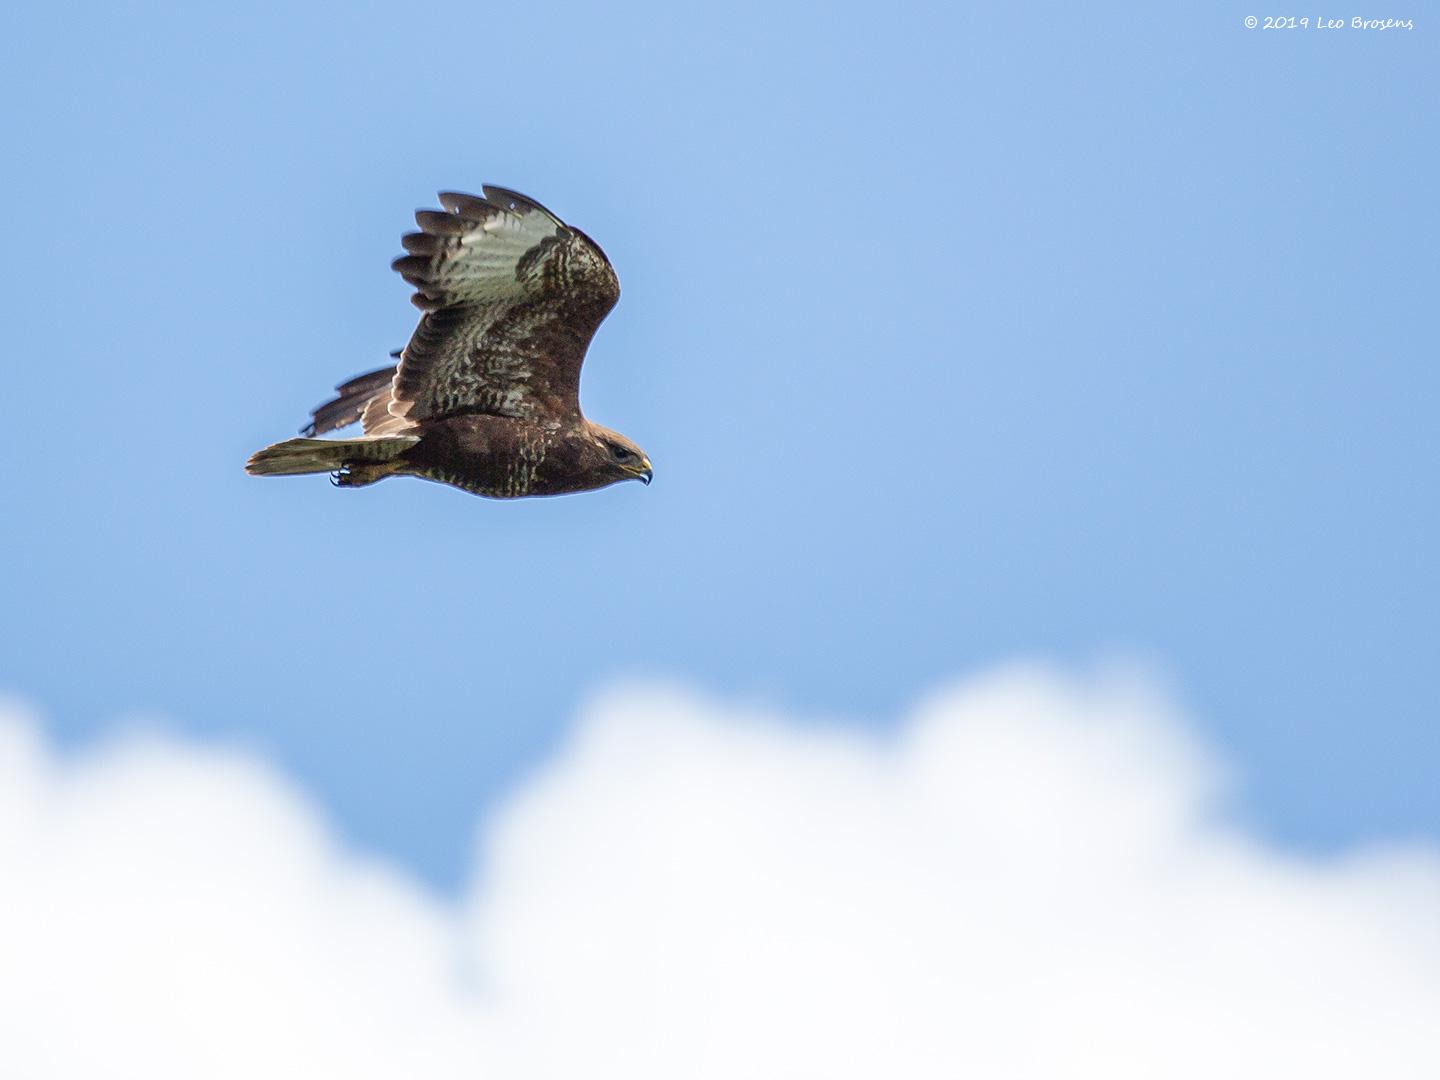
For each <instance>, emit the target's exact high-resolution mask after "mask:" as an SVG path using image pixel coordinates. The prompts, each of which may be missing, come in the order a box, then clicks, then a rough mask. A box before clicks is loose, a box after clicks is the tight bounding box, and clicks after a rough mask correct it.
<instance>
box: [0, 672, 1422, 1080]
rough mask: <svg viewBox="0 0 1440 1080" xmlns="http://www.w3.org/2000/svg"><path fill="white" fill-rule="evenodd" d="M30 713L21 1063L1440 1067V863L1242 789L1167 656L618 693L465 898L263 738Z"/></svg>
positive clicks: (20, 879) (525, 805) (436, 1073)
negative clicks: (311, 784)
mask: <svg viewBox="0 0 1440 1080" xmlns="http://www.w3.org/2000/svg"><path fill="white" fill-rule="evenodd" d="M36 731H37V729H36V726H35V724H34V723H33V721H31V720H29V719H27V718H26V717H24V716H22V715H18V714H16V712H15V710H9V711H8V719H3V718H0V1075H3V1076H6V1077H10V1076H14V1077H17V1078H25V1080H30V1078H45V1080H48V1078H56V1080H71V1078H75V1080H80V1078H84V1080H99V1078H107V1077H132V1076H133V1077H142V1076H143V1077H146V1078H147V1080H170V1078H176V1080H179V1078H181V1077H184V1078H187V1080H189V1078H192V1077H197V1076H204V1077H207V1078H227V1077H242V1076H243V1077H246V1078H253V1077H257V1076H263V1077H266V1078H267V1080H274V1078H284V1077H291V1076H294V1077H306V1078H314V1077H332V1076H333V1077H345V1078H347V1080H350V1078H368V1077H377V1078H379V1077H386V1078H391V1080H393V1078H395V1077H425V1078H427V1080H431V1078H433V1080H441V1078H448V1077H470V1078H481V1077H505V1078H507V1080H511V1078H514V1080H518V1078H521V1077H524V1078H527V1080H528V1078H532V1077H541V1078H551V1077H554V1078H560V1077H564V1078H566V1080H573V1078H574V1077H576V1076H591V1077H595V1076H599V1077H606V1076H616V1077H625V1078H627V1080H646V1078H648V1077H656V1078H661V1077H663V1078H665V1080H674V1078H676V1077H686V1078H691V1077H696V1078H710V1077H716V1078H719V1077H724V1078H726V1080H735V1078H736V1077H785V1078H793V1077H824V1078H826V1080H843V1078H845V1077H851V1076H853V1077H865V1078H867V1080H870V1078H873V1077H876V1076H903V1077H906V1078H907V1080H917V1078H925V1077H947V1078H950V1077H955V1076H994V1077H1004V1078H1007V1080H1008V1078H1024V1077H1032V1076H1033V1077H1046V1078H1053V1077H1062V1076H1063V1077H1073V1076H1092V1075H1093V1076H1103V1077H1106V1078H1107V1080H1124V1078H1126V1077H1147V1078H1153V1077H1157V1076H1163V1077H1167V1078H1172V1077H1190V1076H1197V1077H1198V1076H1205V1077H1213V1076H1222V1075H1223V1076H1244V1077H1252V1076H1253V1077H1266V1078H1270V1077H1276V1076H1305V1077H1307V1078H1312V1077H1324V1076H1337V1077H1340V1076H1343V1077H1354V1076H1384V1077H1387V1078H1392V1077H1409V1076H1414V1077H1422V1076H1423V1077H1427V1078H1429V1077H1434V1076H1437V1075H1440V1039H1437V1038H1436V1035H1435V1032H1436V1022H1437V1019H1440V858H1437V856H1436V854H1435V853H1434V852H1431V851H1423V850H1415V849H1410V850H1400V849H1394V850H1380V849H1377V850H1372V851H1366V852H1359V853H1356V854H1354V855H1352V856H1350V857H1348V858H1345V859H1342V860H1336V861H1327V862H1323V863H1320V862H1313V861H1306V860H1301V859H1297V858H1292V857H1289V856H1286V855H1283V854H1281V853H1277V852H1276V851H1274V850H1271V849H1269V848H1267V847H1266V846H1264V845H1263V844H1261V843H1259V842H1257V841H1255V840H1253V839H1251V838H1248V837H1247V836H1246V835H1245V834H1244V833H1243V832H1241V831H1238V830H1236V829H1234V828H1232V827H1230V826H1228V825H1227V824H1226V823H1225V822H1224V821H1223V820H1222V819H1220V818H1218V817H1217V816H1216V815H1215V813H1214V799H1215V795H1216V792H1217V790H1218V789H1219V786H1220V777H1219V776H1218V775H1217V772H1216V769H1215V767H1214V765H1213V763H1212V762H1211V761H1210V760H1209V759H1208V758H1207V757H1206V755H1205V754H1204V752H1203V751H1202V750H1201V749H1199V748H1197V746H1195V745H1194V744H1193V742H1192V741H1191V740H1190V738H1189V737H1188V736H1187V734H1186V731H1185V728H1184V726H1183V724H1181V723H1180V722H1178V721H1177V720H1176V719H1175V718H1174V717H1173V716H1171V715H1170V713H1169V712H1168V711H1167V709H1166V707H1165V706H1164V704H1163V703H1162V702H1161V701H1159V700H1158V699H1157V698H1156V696H1155V695H1153V694H1151V693H1148V692H1146V691H1145V690H1143V689H1142V688H1139V687H1137V686H1136V685H1135V684H1134V683H1133V682H1125V681H1120V682H1112V683H1109V684H1104V683H1095V682H1091V683H1087V684H1079V683H1074V682H1066V681H1063V680H1060V679H1058V678H1056V677H1054V676H1052V675H1049V674H1047V673H1045V672H1043V671H1038V670H1023V671H1012V672H1009V673H1005V674H1001V675H998V676H995V677H993V678H990V679H988V680H985V681H981V682H978V683H973V684H971V685H968V686H965V687H961V688H960V689H958V690H956V691H955V692H952V693H948V694H945V695H941V696H938V697H936V698H935V699H934V700H932V701H931V702H930V703H929V704H927V705H926V706H924V707H923V708H921V709H919V710H918V711H917V714H916V715H915V716H914V717H913V718H911V720H910V721H909V722H908V723H907V724H906V725H905V727H904V729H903V731H902V732H901V733H899V734H898V735H896V736H895V737H893V738H890V739H886V740H879V739H876V738H874V737H866V736H861V735H856V734H845V733H837V732H836V731H835V730H833V729H824V730H820V729H817V728H815V727H814V726H810V727H808V728H802V727H799V726H797V725H795V724H793V723H789V722H786V721H784V720H783V719H781V718H773V717H766V716H763V715H755V714H750V713H746V712H744V711H743V710H736V709H725V708H718V707H715V706H713V705H708V704H706V703H704V702H703V701H700V700H698V699H696V698H695V697H694V696H692V695H688V694H686V693H684V692H681V691H673V690H664V689H655V688H648V689H646V688H641V689H632V690H628V691H624V692H617V693H614V694H612V695H610V696H608V697H607V698H606V699H604V700H603V701H601V702H600V703H598V704H597V705H596V706H595V707H594V708H592V709H591V710H589V711H588V715H587V716H586V717H585V718H584V719H583V721H582V723H581V724H580V725H579V727H578V730H577V734H576V736H575V738H574V740H573V742H572V744H571V745H570V746H569V747H568V748H567V749H566V750H565V752H564V753H563V754H562V755H561V756H560V757H559V758H558V759H557V760H556V761H555V762H554V763H552V764H551V765H550V766H549V767H548V768H547V769H546V770H544V771H543V772H542V773H541V774H540V775H538V776H536V777H534V778H533V779H532V780H531V782H530V783H529V784H528V785H527V786H526V787H525V788H524V790H523V791H522V792H521V793H520V795H519V796H518V797H517V798H516V799H515V800H514V801H513V802H512V803H511V804H510V805H509V806H507V807H505V808H503V809H502V811H501V812H500V813H499V814H498V815H497V816H496V818H495V820H494V821H493V822H492V824H491V827H490V828H489V829H488V830H487V837H486V844H485V849H486V850H487V851H488V853H489V854H488V856H487V860H486V863H485V864H484V865H483V866H481V867H479V868H478V871H477V881H476V884H475V886H474V887H473V888H472V889H470V890H469V891H468V892H467V895H466V896H465V897H464V898H463V900H462V901H461V902H460V903H458V904H451V903H448V902H445V901H442V900H441V899H438V898H436V897H434V896H431V895H429V894H427V893H426V892H425V890H424V889H422V888H420V887H419V886H417V885H416V884H415V883H414V882H412V881H410V880H409V879H408V878H407V877H406V876H405V875H404V874H403V873H401V872H399V871H396V870H394V869H393V868H388V867H385V866H383V865H380V864H376V863H373V862H368V861H365V860H361V859H359V858H357V857H355V856H354V855H353V854H350V853H347V852H346V851H344V850H343V849H342V848H340V847H339V846H338V845H337V844H336V843H335V841H334V840H333V839H332V838H331V837H330V835H329V834H328V833H327V831H326V828H325V825H324V823H323V820H322V818H321V816H320V815H319V814H318V813H317V812H316V810H315V808H314V807H312V806H311V805H309V804H308V803H307V802H306V801H305V800H304V799H303V798H301V797H300V796H299V795H297V794H296V792H295V791H294V790H293V789H292V788H291V787H289V786H288V785H287V784H286V783H284V782H283V781H281V780H279V779H277V778H276V776H275V774H274V773H273V772H272V771H271V770H269V769H268V768H267V767H266V766H264V765H263V764H262V763H259V762H256V761H254V760H252V759H249V758H246V757H244V756H242V755H237V754H229V753H218V752H216V751H214V750H199V749H195V748H192V747H188V746H184V745H179V744H176V743H174V742H171V741H166V740H162V739H158V738H154V737H150V738H135V739H132V740H130V741H127V742H124V743H122V744H119V745H116V746H113V747H111V748H109V749H107V750H104V751H100V752H96V753H93V754H91V755H89V756H87V757H86V758H84V759H83V760H81V761H79V762H70V761H65V762H59V761H57V760H56V759H55V757H54V756H53V755H52V754H51V753H50V752H49V750H48V749H47V748H46V747H45V746H44V745H43V744H42V742H41V741H40V739H39V738H38V736H37V734H36Z"/></svg>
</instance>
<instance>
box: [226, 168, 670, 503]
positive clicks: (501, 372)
mask: <svg viewBox="0 0 1440 1080" xmlns="http://www.w3.org/2000/svg"><path fill="white" fill-rule="evenodd" d="M483 190H484V192H485V194H484V196H483V197H482V196H478V195H462V194H459V193H456V192H442V193H441V194H440V205H441V206H443V207H444V208H445V209H444V210H420V211H417V212H416V214H415V220H416V222H417V223H418V224H419V226H420V231H419V232H414V233H409V234H408V235H406V236H405V237H403V238H402V240H401V243H402V244H403V245H404V247H405V250H406V251H407V252H408V254H406V255H402V256H401V257H400V258H398V259H396V260H395V262H394V263H393V264H392V265H393V267H394V269H396V270H397V271H399V273H400V275H401V277H403V278H404V279H405V280H406V281H408V282H409V283H410V284H411V285H413V286H415V289H416V292H415V295H414V296H413V297H411V301H412V302H413V303H414V304H415V306H416V307H418V308H419V309H420V310H421V312H423V314H422V315H421V316H420V323H419V325H418V326H417V327H416V328H415V333H414V334H413V335H412V336H411V338H410V343H409V344H408V345H406V346H405V348H404V349H401V350H400V351H399V352H398V353H395V354H392V355H394V356H396V357H398V359H399V363H398V364H396V365H395V366H394V367H386V368H380V369H379V370H377V371H372V372H370V373H369V374H366V375H359V376H357V377H355V378H353V379H350V380H349V381H348V382H343V383H341V384H340V385H339V386H337V387H336V388H335V389H336V392H337V395H338V396H337V397H336V398H334V400H332V401H327V402H325V403H324V404H323V405H319V406H317V407H316V408H315V409H314V411H313V412H312V413H311V422H310V424H309V425H308V426H307V427H305V428H304V429H302V431H301V434H302V435H303V436H306V437H305V438H300V439H290V440H288V441H286V442H282V443H276V444H275V445H274V446H268V447H266V448H265V449H264V450H261V451H260V452H259V453H257V454H255V455H254V456H253V457H251V458H250V460H249V462H248V463H247V464H246V466H245V470H246V472H249V473H250V474H251V475H254V476H293V475H297V474H301V473H330V474H332V479H333V481H334V483H335V484H336V485H337V486H339V487H362V486H364V485H366V484H373V483H375V482H376V481H377V480H383V479H385V478H386V477H387V476H418V477H420V478H421V479H424V480H434V481H437V482H439V483H442V484H450V485H452V486H454V487H457V488H460V489H462V490H464V491H469V492H473V493H474V494H476V495H484V496H487V497H489V498H493V499H516V498H521V497H523V496H527V495H561V494H565V493H568V492H574V491H591V490H594V489H596V488H602V487H606V486H608V485H610V484H614V483H616V482H617V481H620V480H639V481H641V482H643V483H646V484H648V483H650V478H651V475H652V474H651V469H650V459H649V458H647V457H646V456H645V453H644V451H642V450H641V449H640V448H639V447H638V446H636V445H635V444H634V443H633V442H631V441H630V440H629V439H627V438H625V436H623V435H621V434H619V433H618V432H614V431H611V430H610V429H609V428H604V427H601V426H600V425H599V424H595V423H591V422H590V421H589V420H587V419H585V417H584V416H583V415H582V414H581V412H580V365H581V363H582V362H583V361H584V359H585V350H586V349H587V348H589V345H590V339H591V338H592V337H593V336H594V335H595V331H596V329H597V328H598V327H599V325H600V322H601V320H603V319H604V318H605V316H606V315H607V314H609V312H610V309H611V308H613V307H614V306H615V302H616V301H617V300H618V299H619V298H620V282H619V280H618V279H617V278H616V277H615V271H614V269H613V268H612V267H611V265H610V260H609V259H607V258H606V257H605V253H604V252H603V251H601V250H600V248H599V246H598V245H597V244H596V243H595V242H594V241H593V240H591V239H590V238H589V237H588V236H586V235H585V234H584V233H582V232H581V231H580V230H579V229H576V228H573V227H572V226H569V225H566V224H565V223H564V222H562V221H561V220H560V219H559V218H558V217H556V216H555V215H554V214H552V213H551V212H550V211H549V210H546V209H545V208H544V207H543V206H541V205H540V204H539V203H537V202H535V201H534V200H533V199H528V198H526V197H525V196H524V195H520V194H517V193H516V192H514V191H507V190H505V189H504V188H498V187H490V186H488V185H487V186H486V187H484V188H483ZM357 420H358V421H360V423H361V424H362V425H363V430H364V435H363V436H361V437H359V438H353V439H319V438H315V437H314V436H317V435H323V434H325V433H326V432H329V431H334V430H336V429H337V428H342V427H345V426H346V425H348V424H353V423H354V422H355V421H357Z"/></svg>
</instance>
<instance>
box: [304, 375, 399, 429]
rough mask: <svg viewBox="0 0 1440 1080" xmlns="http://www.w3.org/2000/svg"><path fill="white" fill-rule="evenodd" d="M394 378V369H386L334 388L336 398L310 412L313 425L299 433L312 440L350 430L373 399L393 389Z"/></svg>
mask: <svg viewBox="0 0 1440 1080" xmlns="http://www.w3.org/2000/svg"><path fill="white" fill-rule="evenodd" d="M394 379H395V368H394V367H384V368H377V369H376V370H374V371H368V372H366V373H365V374H364V375H356V376H355V377H354V378H353V379H348V380H346V381H345V382H343V383H341V384H340V385H339V386H337V387H335V393H336V395H337V396H336V397H334V398H332V399H331V400H329V401H326V402H322V403H321V404H319V405H316V406H315V408H313V409H311V410H310V423H308V424H306V425H305V426H304V427H303V428H301V429H300V434H301V435H305V436H309V437H313V436H316V435H323V434H325V433H326V432H327V431H336V430H338V429H339V428H343V427H349V426H350V425H351V424H353V423H355V422H356V421H357V420H359V419H360V416H361V414H362V413H363V412H364V411H365V406H366V405H367V404H369V402H370V399H371V398H374V397H377V396H378V395H380V394H382V393H384V392H385V391H387V390H389V389H390V384H391V383H392V382H393V381H394Z"/></svg>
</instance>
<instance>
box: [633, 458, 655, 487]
mask: <svg viewBox="0 0 1440 1080" xmlns="http://www.w3.org/2000/svg"><path fill="white" fill-rule="evenodd" d="M635 479H636V480H639V481H640V482H641V483H642V484H644V485H645V486H646V487H649V486H650V481H651V480H653V479H655V470H654V469H652V468H650V463H649V462H648V461H647V462H646V463H645V470H644V471H643V472H640V473H637V474H636V476H635Z"/></svg>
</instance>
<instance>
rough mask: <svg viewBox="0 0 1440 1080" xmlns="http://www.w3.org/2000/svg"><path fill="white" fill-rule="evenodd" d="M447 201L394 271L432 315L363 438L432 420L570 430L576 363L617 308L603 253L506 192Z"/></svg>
mask: <svg viewBox="0 0 1440 1080" xmlns="http://www.w3.org/2000/svg"><path fill="white" fill-rule="evenodd" d="M484 191H485V197H484V198H481V197H479V196H475V195H461V194H456V193H454V192H442V193H441V195H440V203H441V205H442V206H444V207H445V210H444V211H443V212H442V211H438V210H421V211H419V212H418V213H416V215H415V220H416V221H417V222H418V223H419V225H420V232H418V233H410V234H409V235H407V236H406V237H404V239H403V241H402V242H403V243H404V245H405V250H406V251H408V252H409V254H408V255H404V256H402V257H401V258H398V259H396V260H395V262H394V264H393V265H394V268H395V269H396V270H398V271H399V272H400V274H401V276H402V277H404V279H405V280H406V281H408V282H409V283H410V284H412V285H414V286H415V289H416V292H415V295H414V296H413V297H412V298H411V299H412V301H413V302H414V304H415V305H416V306H417V307H419V308H420V309H421V310H422V311H423V312H424V313H425V314H424V315H423V316H421V319H420V325H419V326H417V327H416V328H415V333H414V335H413V336H412V337H411V338H410V343H409V344H408V345H406V346H405V349H404V351H403V352H402V353H401V355H400V364H399V367H398V368H397V369H396V371H395V378H394V382H393V383H392V385H391V388H390V392H389V394H388V395H385V394H381V395H379V396H377V397H375V398H373V399H371V400H370V402H369V403H368V404H367V406H366V407H365V416H364V421H365V430H366V431H367V432H377V433H383V432H386V431H389V430H391V429H394V430H404V429H405V428H406V427H408V426H409V425H411V424H413V423H414V422H416V421H418V420H423V419H425V418H427V417H438V416H449V415H452V414H455V413H475V412H482V413H494V414H496V415H500V416H515V417H523V418H527V419H532V420H536V421H540V422H547V421H548V422H565V421H567V420H570V419H573V418H574V417H575V416H578V414H579V411H580V401H579V393H580V365H581V364H582V363H583V362H584V360H585V350H586V349H587V348H589V346H590V339H591V338H592V337H593V336H594V334H595V330H596V329H597V328H598V327H599V325H600V323H601V321H602V320H603V319H604V318H605V316H606V315H608V314H609V313H610V309H611V308H613V307H614V306H615V302H616V301H617V300H618V299H619V298H620V282H619V280H618V279H617V278H616V277H615V271H614V269H612V268H611V266H610V260H609V259H607V258H606V257H605V253H604V252H603V251H601V250H600V248H599V247H598V246H597V245H596V244H595V243H594V241H592V240H591V239H590V238H589V237H587V236H586V235H585V234H584V233H582V232H580V230H579V229H573V228H571V227H570V226H568V225H566V224H565V223H564V222H562V221H561V220H560V219H559V218H557V217H556V216H555V215H554V214H552V213H550V211H548V210H546V209H545V208H544V207H543V206H541V205H540V204H539V203H537V202H534V201H532V200H530V199H527V198H526V197H525V196H523V195H518V194H516V193H515V192H513V191H506V190H505V189H504V188H497V187H489V186H486V187H485V188H484Z"/></svg>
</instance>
